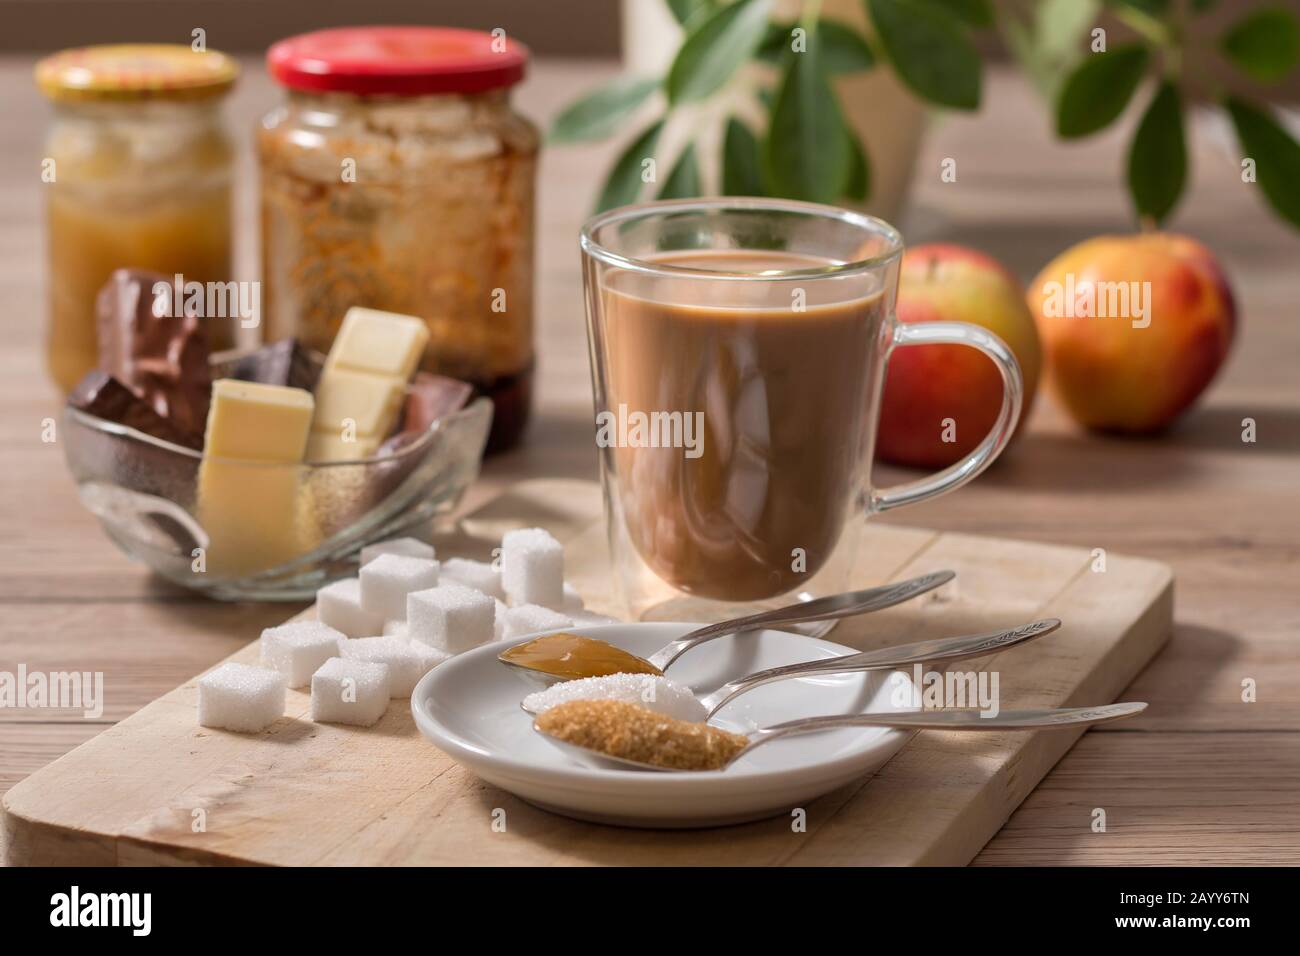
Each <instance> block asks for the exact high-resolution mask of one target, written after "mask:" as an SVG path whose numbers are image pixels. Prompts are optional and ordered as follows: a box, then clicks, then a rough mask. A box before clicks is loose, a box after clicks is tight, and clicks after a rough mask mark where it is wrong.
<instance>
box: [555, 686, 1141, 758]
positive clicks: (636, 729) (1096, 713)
mask: <svg viewBox="0 0 1300 956" xmlns="http://www.w3.org/2000/svg"><path fill="white" fill-rule="evenodd" d="M1146 707H1147V705H1146V704H1144V703H1125V704H1105V705H1102V706H1100V707H1043V708H1038V709H1034V710H1004V711H1001V712H999V713H997V714H995V715H991V716H987V715H985V714H984V713H982V712H981V711H979V710H975V709H961V710H913V711H896V712H892V713H877V714H844V715H837V716H829V717H804V718H801V719H799V720H790V721H786V722H785V723H781V724H775V725H774V726H771V727H763V728H760V729H758V730H753V731H750V732H749V733H747V734H735V733H731V732H730V731H726V730H722V729H721V728H718V727H712V726H710V725H708V724H698V723H692V722H691V721H688V720H678V719H677V718H675V717H666V716H664V715H663V714H658V713H655V712H654V711H652V710H650V709H648V708H646V707H642V706H640V705H638V704H630V703H627V702H626V701H619V700H573V701H569V702H568V703H564V704H560V705H558V706H556V707H552V708H551V709H550V710H548V711H546V712H545V713H544V714H542V715H541V716H540V717H538V718H537V720H536V721H534V723H533V730H535V731H536V732H537V733H539V734H541V735H542V736H544V737H545V738H546V739H547V740H548V741H550V742H551V743H552V744H554V745H555V746H556V747H558V748H559V749H561V750H563V751H564V752H565V753H567V754H569V755H570V756H572V757H575V758H577V759H578V761H579V762H581V763H584V764H587V765H588V766H593V767H600V768H605V769H614V770H628V769H633V770H660V771H669V772H673V771H687V772H691V771H701V770H726V769H727V768H728V767H730V766H732V765H733V764H735V762H736V761H737V760H739V759H740V758H741V757H743V756H744V755H745V754H747V753H749V752H750V751H751V750H753V749H754V748H755V747H761V746H762V745H763V744H766V743H770V742H771V741H773V740H780V739H781V738H782V737H791V736H794V735H796V734H810V733H816V732H818V731H822V730H836V729H839V728H841V727H889V728H893V729H896V730H974V731H994V732H996V731H1003V730H1065V729H1072V728H1078V727H1087V726H1091V725H1092V724H1101V723H1106V722H1107V721H1111V720H1121V719H1123V718H1125V717H1132V716H1133V715H1134V714H1140V713H1141V712H1142V711H1144V710H1146Z"/></svg>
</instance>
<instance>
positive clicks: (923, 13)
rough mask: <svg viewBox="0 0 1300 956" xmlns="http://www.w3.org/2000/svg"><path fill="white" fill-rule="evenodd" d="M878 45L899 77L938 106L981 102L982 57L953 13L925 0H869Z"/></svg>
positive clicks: (971, 106)
mask: <svg viewBox="0 0 1300 956" xmlns="http://www.w3.org/2000/svg"><path fill="white" fill-rule="evenodd" d="M867 6H868V10H869V12H870V16H871V21H872V23H874V24H875V27H876V32H877V33H878V34H879V36H880V43H881V46H882V47H884V50H885V54H886V55H887V56H888V57H889V61H890V63H892V64H893V66H894V71H895V72H896V73H897V74H898V76H899V78H900V79H901V80H902V81H903V82H904V83H906V84H907V85H908V86H909V87H911V89H912V90H913V91H914V92H915V93H916V94H917V95H918V96H921V97H922V98H923V99H926V100H929V101H930V102H931V103H935V104H937V105H939V106H949V107H952V108H953V109H961V110H973V109H975V108H977V107H978V106H979V103H980V57H979V53H978V52H976V50H975V46H974V44H972V43H971V41H970V38H969V37H967V36H966V34H965V33H964V32H963V31H962V29H961V27H960V26H958V25H957V23H956V22H955V21H954V20H953V19H952V17H950V16H948V15H947V14H945V13H943V12H942V11H940V10H937V9H935V8H934V7H933V6H931V5H930V4H929V3H927V2H925V0H867Z"/></svg>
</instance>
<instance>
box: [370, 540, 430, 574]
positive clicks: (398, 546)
mask: <svg viewBox="0 0 1300 956" xmlns="http://www.w3.org/2000/svg"><path fill="white" fill-rule="evenodd" d="M381 554H399V555H401V556H402V557H404V558H424V559H425V560H426V561H432V560H433V559H434V558H435V557H437V554H436V552H435V551H434V550H433V545H431V544H426V543H425V542H423V541H421V540H419V539H418V538H389V539H388V540H387V541H379V542H376V543H375V544H368V545H366V546H365V547H364V548H362V549H361V566H362V567H365V566H366V565H367V564H369V563H370V562H371V561H373V560H375V558H377V557H379V556H380V555H381Z"/></svg>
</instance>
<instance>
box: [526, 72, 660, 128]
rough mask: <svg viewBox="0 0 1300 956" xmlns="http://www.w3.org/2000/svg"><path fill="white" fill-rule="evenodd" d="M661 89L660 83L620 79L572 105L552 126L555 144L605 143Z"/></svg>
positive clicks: (630, 77)
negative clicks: (604, 140) (586, 141)
mask: <svg viewBox="0 0 1300 956" xmlns="http://www.w3.org/2000/svg"><path fill="white" fill-rule="evenodd" d="M658 86H659V81H658V80H647V79H645V78H643V77H636V76H620V77H619V78H618V79H616V80H614V81H613V82H611V83H607V84H605V85H604V86H601V87H598V88H596V89H594V90H592V91H591V92H590V93H588V94H587V95H585V96H583V97H582V98H581V99H579V100H577V101H575V102H574V103H571V104H570V105H569V106H568V107H567V108H566V109H565V110H564V112H562V113H561V114H560V115H559V116H557V117H556V118H555V122H554V123H552V124H551V135H550V139H551V142H552V143H579V142H583V141H585V140H592V139H604V138H605V137H606V136H609V135H610V134H611V133H614V132H615V131H617V130H618V128H619V126H621V125H622V123H623V121H624V120H626V119H627V118H628V117H630V116H631V115H632V113H633V112H634V111H635V110H636V108H637V107H638V106H640V105H641V104H642V103H644V102H645V101H646V98H647V97H649V96H650V94H651V93H653V92H654V91H655V89H657V88H658Z"/></svg>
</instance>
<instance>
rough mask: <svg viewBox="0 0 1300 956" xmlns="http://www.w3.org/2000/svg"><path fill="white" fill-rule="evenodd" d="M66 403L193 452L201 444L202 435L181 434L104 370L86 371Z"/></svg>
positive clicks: (199, 447) (89, 413) (88, 413)
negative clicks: (182, 446)
mask: <svg viewBox="0 0 1300 956" xmlns="http://www.w3.org/2000/svg"><path fill="white" fill-rule="evenodd" d="M68 404H69V405H70V406H72V407H73V408H76V409H79V410H81V411H83V412H85V413H86V414H87V415H94V416H95V417H96V418H102V419H104V420H105V421H110V422H116V423H117V424H119V425H125V426H127V427H128V428H134V429H135V430H136V431H139V432H144V433H145V434H146V435H151V436H152V437H154V438H160V439H162V440H163V441H168V442H172V443H173V444H176V445H184V446H186V447H188V448H193V449H195V450H196V451H197V450H199V449H201V448H202V447H203V438H202V435H194V434H183V433H182V432H181V431H180V430H179V429H177V428H175V427H174V426H173V425H172V423H171V422H169V421H168V420H167V419H165V418H163V417H162V416H161V415H159V414H158V413H157V412H155V411H154V410H153V407H152V406H151V405H149V404H148V403H147V402H146V401H145V400H144V399H142V398H140V397H139V396H138V395H136V394H135V392H133V391H131V390H130V389H129V388H127V387H126V386H125V385H123V384H122V383H121V382H119V381H118V380H117V379H115V378H113V376H111V375H109V374H107V373H106V372H101V371H98V370H95V371H92V372H87V373H86V375H85V377H84V378H82V380H81V381H80V382H78V383H77V387H76V388H74V389H73V390H72V394H70V395H69V396H68Z"/></svg>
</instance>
